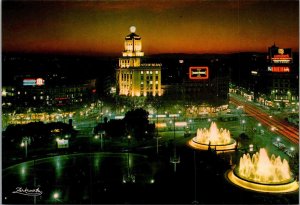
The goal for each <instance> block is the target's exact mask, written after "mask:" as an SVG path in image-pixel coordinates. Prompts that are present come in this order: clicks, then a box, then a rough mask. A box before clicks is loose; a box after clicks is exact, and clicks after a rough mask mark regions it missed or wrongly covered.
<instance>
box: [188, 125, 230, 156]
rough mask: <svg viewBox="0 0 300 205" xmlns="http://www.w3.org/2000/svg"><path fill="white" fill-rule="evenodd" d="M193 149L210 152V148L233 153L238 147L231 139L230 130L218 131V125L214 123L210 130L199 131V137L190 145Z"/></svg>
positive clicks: (191, 141)
mask: <svg viewBox="0 0 300 205" xmlns="http://www.w3.org/2000/svg"><path fill="white" fill-rule="evenodd" d="M188 144H189V145H190V146H191V147H193V148H195V149H200V150H208V149H209V147H210V148H212V149H215V150H216V151H217V152H218V151H219V152H220V151H232V150H234V149H235V147H236V142H235V140H234V139H232V138H231V137H230V132H229V130H226V129H223V128H221V129H218V128H217V124H216V123H215V122H212V123H211V125H210V128H209V130H207V129H206V128H204V129H197V136H196V137H194V138H193V139H191V140H190V141H189V143H188Z"/></svg>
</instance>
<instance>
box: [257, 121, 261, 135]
mask: <svg viewBox="0 0 300 205" xmlns="http://www.w3.org/2000/svg"><path fill="white" fill-rule="evenodd" d="M257 126H258V133H259V134H260V133H261V123H258V124H257Z"/></svg>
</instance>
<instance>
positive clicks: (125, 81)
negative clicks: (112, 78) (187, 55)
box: [116, 26, 162, 96]
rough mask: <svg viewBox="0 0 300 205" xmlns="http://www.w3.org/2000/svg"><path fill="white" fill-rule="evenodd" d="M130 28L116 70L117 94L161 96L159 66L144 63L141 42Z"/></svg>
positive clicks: (158, 64) (132, 28)
mask: <svg viewBox="0 0 300 205" xmlns="http://www.w3.org/2000/svg"><path fill="white" fill-rule="evenodd" d="M135 31H136V28H135V27H134V26H131V27H130V32H131V33H130V34H129V35H127V36H126V37H125V42H124V51H123V52H122V57H120V58H119V66H118V68H117V70H116V82H117V93H118V94H119V95H124V96H149V95H152V96H161V95H162V89H161V64H160V63H146V62H145V58H144V52H143V51H142V40H141V37H140V36H139V35H137V34H136V33H135Z"/></svg>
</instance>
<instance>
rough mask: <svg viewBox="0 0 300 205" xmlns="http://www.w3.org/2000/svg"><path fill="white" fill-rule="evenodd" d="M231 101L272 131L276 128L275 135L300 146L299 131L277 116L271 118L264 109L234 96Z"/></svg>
mask: <svg viewBox="0 0 300 205" xmlns="http://www.w3.org/2000/svg"><path fill="white" fill-rule="evenodd" d="M230 101H231V103H233V104H235V105H237V106H243V107H244V111H245V113H247V114H249V115H250V116H252V117H254V118H255V119H256V120H258V121H259V122H261V124H262V125H264V126H267V127H270V129H271V128H274V130H272V131H273V132H274V133H276V134H280V135H282V136H284V137H286V138H287V139H289V140H290V141H291V142H293V143H296V144H299V129H297V128H295V127H293V126H292V125H290V124H288V123H287V122H285V121H283V120H281V119H278V118H277V117H275V116H270V115H269V114H268V113H266V112H265V111H263V110H262V109H260V108H258V107H256V106H254V105H251V104H250V103H248V102H245V101H243V100H240V99H239V98H237V97H235V96H233V95H231V96H230Z"/></svg>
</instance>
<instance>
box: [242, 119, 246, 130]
mask: <svg viewBox="0 0 300 205" xmlns="http://www.w3.org/2000/svg"><path fill="white" fill-rule="evenodd" d="M245 123H246V121H245V120H242V124H243V131H245Z"/></svg>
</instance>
